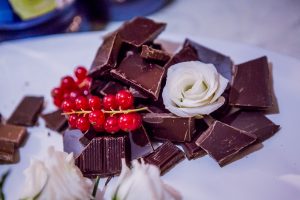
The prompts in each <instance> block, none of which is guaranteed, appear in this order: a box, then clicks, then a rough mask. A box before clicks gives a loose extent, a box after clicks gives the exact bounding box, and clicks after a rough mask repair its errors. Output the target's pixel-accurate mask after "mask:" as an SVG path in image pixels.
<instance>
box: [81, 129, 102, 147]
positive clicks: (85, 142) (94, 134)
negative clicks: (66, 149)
mask: <svg viewBox="0 0 300 200" xmlns="http://www.w3.org/2000/svg"><path fill="white" fill-rule="evenodd" d="M97 135H99V134H97V132H96V131H95V130H93V129H92V128H90V129H89V130H88V132H86V133H85V134H83V135H82V137H80V139H79V141H80V142H81V144H83V145H84V146H87V145H88V144H89V143H90V142H91V141H92V139H94V138H95V137H97Z"/></svg>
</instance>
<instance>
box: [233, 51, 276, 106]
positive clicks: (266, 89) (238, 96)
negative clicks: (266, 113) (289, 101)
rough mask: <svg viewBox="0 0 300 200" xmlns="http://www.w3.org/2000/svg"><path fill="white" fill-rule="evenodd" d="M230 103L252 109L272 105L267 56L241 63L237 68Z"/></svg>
mask: <svg viewBox="0 0 300 200" xmlns="http://www.w3.org/2000/svg"><path fill="white" fill-rule="evenodd" d="M234 71H235V73H234V77H233V83H232V87H231V90H230V94H229V104H230V105H232V106H237V107H244V108H251V109H255V108H256V109H268V108H270V107H272V98H273V97H272V88H271V80H270V71H269V66H268V60H267V57H266V56H264V57H261V58H257V59H254V60H250V61H248V62H245V63H242V64H239V65H237V66H236V68H235V70H234Z"/></svg>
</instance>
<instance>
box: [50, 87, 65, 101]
mask: <svg viewBox="0 0 300 200" xmlns="http://www.w3.org/2000/svg"><path fill="white" fill-rule="evenodd" d="M51 96H52V97H53V98H60V99H62V98H63V96H64V92H63V90H62V89H61V88H59V87H56V88H53V89H52V90H51Z"/></svg>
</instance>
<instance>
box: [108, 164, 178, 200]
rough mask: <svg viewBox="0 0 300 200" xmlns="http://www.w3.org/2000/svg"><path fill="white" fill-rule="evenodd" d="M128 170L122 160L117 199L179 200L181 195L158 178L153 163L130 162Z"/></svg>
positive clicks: (115, 195)
mask: <svg viewBox="0 0 300 200" xmlns="http://www.w3.org/2000/svg"><path fill="white" fill-rule="evenodd" d="M132 166H133V168H132V170H130V169H129V168H128V167H127V166H126V163H125V161H124V160H122V171H121V174H120V177H119V179H118V183H117V187H116V192H115V194H114V197H115V199H118V200H140V199H143V200H153V199H155V200H180V199H182V197H181V195H180V194H179V193H178V192H177V191H176V190H175V189H173V188H172V187H171V186H169V185H167V184H165V183H164V182H163V181H162V180H161V179H160V171H159V169H158V168H157V167H156V166H154V165H148V164H145V163H142V164H140V163H139V162H138V161H136V160H135V161H133V162H132Z"/></svg>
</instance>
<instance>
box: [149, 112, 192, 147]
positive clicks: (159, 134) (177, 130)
mask: <svg viewBox="0 0 300 200" xmlns="http://www.w3.org/2000/svg"><path fill="white" fill-rule="evenodd" d="M143 121H144V125H145V127H146V128H147V130H149V134H150V135H151V137H153V138H155V139H158V140H169V141H172V142H190V141H191V139H192V135H193V134H194V133H195V131H196V130H195V119H194V118H188V117H186V118H184V117H178V116H175V115H172V114H169V113H148V114H145V115H144V116H143Z"/></svg>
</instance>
